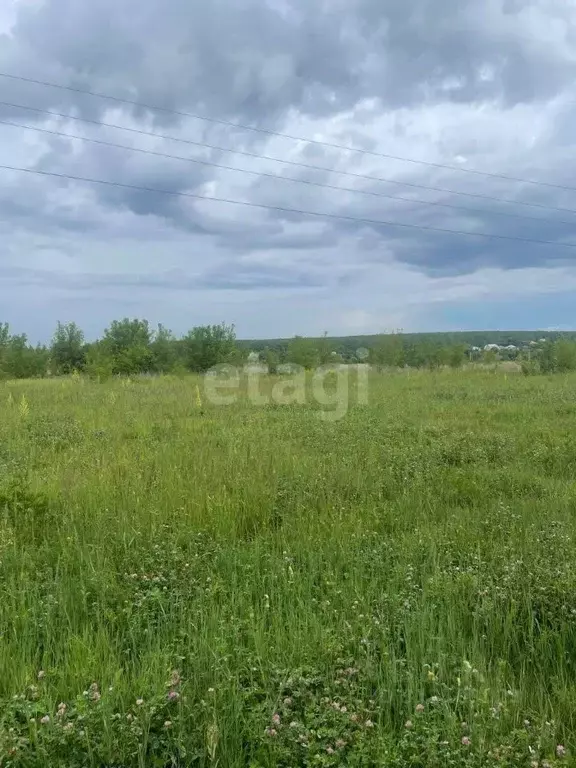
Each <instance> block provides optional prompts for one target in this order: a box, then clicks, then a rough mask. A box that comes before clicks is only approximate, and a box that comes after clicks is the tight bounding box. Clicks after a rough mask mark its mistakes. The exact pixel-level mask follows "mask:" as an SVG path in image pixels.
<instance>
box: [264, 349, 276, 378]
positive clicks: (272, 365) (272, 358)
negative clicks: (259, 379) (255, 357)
mask: <svg viewBox="0 0 576 768" xmlns="http://www.w3.org/2000/svg"><path fill="white" fill-rule="evenodd" d="M263 356H264V362H265V364H266V365H267V366H268V373H270V374H272V375H274V374H276V373H278V366H279V365H280V356H279V354H278V352H276V350H275V349H270V348H269V347H266V348H265V349H264V353H263Z"/></svg>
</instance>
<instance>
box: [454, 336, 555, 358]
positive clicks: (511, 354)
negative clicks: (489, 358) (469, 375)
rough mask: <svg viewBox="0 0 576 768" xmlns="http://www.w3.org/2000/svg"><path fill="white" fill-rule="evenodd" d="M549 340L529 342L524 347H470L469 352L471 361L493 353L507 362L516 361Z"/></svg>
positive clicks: (489, 345)
mask: <svg viewBox="0 0 576 768" xmlns="http://www.w3.org/2000/svg"><path fill="white" fill-rule="evenodd" d="M547 341H548V339H545V338H542V339H538V341H534V340H532V341H528V342H527V343H526V344H523V345H522V346H517V345H516V344H485V345H484V346H483V347H474V346H472V347H470V348H469V350H468V352H469V356H470V358H471V359H478V358H480V357H482V356H483V355H485V354H489V353H493V354H495V355H496V356H498V357H500V358H504V359H507V360H514V359H515V358H516V357H518V356H519V355H520V354H527V355H528V356H530V352H531V351H533V350H534V349H537V348H538V347H541V346H542V345H543V344H546V343H547Z"/></svg>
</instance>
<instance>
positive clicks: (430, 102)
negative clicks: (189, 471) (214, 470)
mask: <svg viewBox="0 0 576 768" xmlns="http://www.w3.org/2000/svg"><path fill="white" fill-rule="evenodd" d="M575 22H576V2H575V0H562V2H559V1H558V2H553V1H552V0H522V2H519V1H517V0H488V2H485V3H478V2H476V0H447V2H445V3H443V4H442V6H441V7H439V6H438V4H437V3H433V2H432V1H431V0H413V2H411V3H406V2H400V0H389V2H386V3H382V2H380V1H379V0H330V1H328V0H246V2H243V3H238V2H235V0H214V2H211V3H201V2H199V1H198V2H197V1H196V0H193V1H192V2H190V1H189V0H187V1H186V2H184V0H170V2H169V3H168V4H163V5H162V4H158V3H156V2H151V0H138V2H136V0H126V1H125V2H122V3H117V2H113V0H101V1H100V2H98V3H91V4H87V3H84V2H80V0H16V2H15V4H13V6H12V7H11V9H10V10H8V9H4V10H0V73H3V74H4V75H11V76H12V77H5V76H0V102H1V103H0V121H5V123H4V124H1V123H0V135H1V138H2V143H1V144H0V165H4V166H10V167H11V168H29V169H33V170H37V171H42V172H44V173H45V174H48V175H36V174H26V173H22V172H21V171H18V170H7V169H0V233H1V236H2V250H1V251H0V254H1V255H0V281H1V282H0V285H1V286H2V294H0V295H1V297H2V303H3V307H4V316H3V317H0V320H7V321H9V322H12V323H13V324H14V326H15V327H16V326H18V327H19V329H20V328H22V326H25V327H24V328H23V330H27V331H28V332H29V333H30V335H31V336H32V337H34V338H45V337H46V329H47V328H49V327H51V326H53V325H54V324H55V322H56V320H58V319H60V320H66V319H74V320H76V321H78V322H79V323H80V324H84V326H85V327H86V328H87V330H89V332H90V331H93V332H95V333H96V332H98V331H99V330H101V328H102V327H103V326H104V325H106V324H107V323H108V322H109V321H110V320H111V319H112V318H114V317H118V316H123V315H124V314H127V313H129V314H135V313H138V314H141V315H143V316H146V317H149V318H150V319H151V320H153V321H154V320H156V319H157V320H159V321H163V322H166V323H167V324H170V325H172V327H173V328H174V330H176V331H185V330H186V329H187V328H188V327H190V326H191V325H193V324H196V323H202V322H213V321H219V320H222V319H225V320H226V321H228V322H235V323H236V325H237V328H238V331H239V333H240V334H241V335H244V336H267V335H272V336H278V335H291V334H293V333H310V334H314V333H319V332H321V331H323V330H328V331H329V332H331V333H346V332H359V331H366V332H370V331H372V332H378V331H382V330H390V329H392V328H393V327H398V326H402V327H404V328H406V329H407V330H408V329H418V328H423V327H426V328H429V327H430V325H432V326H434V327H437V328H442V327H448V325H450V327H453V326H454V312H451V311H450V307H453V308H454V307H459V309H458V312H459V313H460V316H461V321H460V325H462V327H466V325H467V323H470V322H477V318H478V307H479V306H481V305H482V303H483V302H484V303H486V302H488V301H492V302H494V301H497V302H500V303H501V304H502V303H505V302H506V301H507V300H509V301H510V302H511V304H510V306H512V305H513V306H514V312H516V314H517V318H514V317H511V318H510V320H511V322H510V325H514V326H516V327H521V326H527V327H530V326H531V325H532V322H531V319H530V314H529V307H530V304H531V302H532V301H533V300H534V299H535V297H540V298H541V297H542V296H544V297H545V296H549V297H551V298H550V323H549V324H550V325H561V324H565V323H566V322H567V321H566V317H565V316H564V315H563V316H562V317H560V316H558V315H556V314H554V311H555V310H554V296H555V295H558V296H561V295H562V296H564V295H565V294H567V293H568V294H570V293H571V292H572V291H573V290H574V286H575V285H576V267H574V258H575V256H576V248H571V247H569V246H570V244H571V243H575V244H576V185H575V184H574V182H573V180H572V176H573V173H572V164H573V161H574V159H575V157H576V139H575V138H574V137H575V136H576V130H575V128H576V87H575V86H574V83H575V82H576V31H575V30H576V25H575ZM30 80H36V81H43V82H48V83H55V84H59V85H61V86H67V87H68V88H69V89H70V90H67V89H66V88H52V87H49V86H47V85H41V84H39V83H34V82H30ZM85 91H91V92H93V93H100V94H105V95H107V96H109V97H111V98H100V97H97V96H93V95H88V94H87V93H84V92H85ZM26 107H29V108H33V109H26ZM153 107H154V108H153ZM50 113H51V114H50ZM66 116H69V117H66ZM72 118H76V119H72ZM6 122H8V123H16V124H17V125H16V126H15V125H13V124H12V125H9V124H6ZM101 123H106V125H101ZM23 125H26V126H28V128H24V127H19V126H23ZM113 126H116V127H113ZM118 126H120V127H124V128H125V129H128V130H121V129H120V128H119V127H118ZM251 128H252V129H254V130H250V129H251ZM34 129H43V131H51V133H47V132H42V131H37V130H34ZM59 134H67V135H68V136H70V135H71V134H74V136H76V137H80V138H66V137H65V136H62V135H59ZM278 134H283V135H278ZM82 137H83V138H84V139H92V140H93V141H91V142H90V141H86V140H82ZM287 137H300V138H302V139H310V140H312V141H304V140H300V141H299V140H297V139H296V138H287ZM98 142H100V143H98ZM110 144H117V145H123V147H125V148H122V147H114V146H109V145H110ZM330 145H332V146H330ZM334 145H340V146H342V147H353V148H355V149H356V150H361V151H354V150H352V149H340V148H337V147H335V146H334ZM130 147H132V148H133V149H134V150H145V152H142V151H130ZM395 158H400V159H395ZM279 161H284V162H279ZM414 161H422V162H414ZM471 170H480V171H484V172H486V173H485V175H482V174H476V173H470V172H469V171H471ZM50 174H55V175H54V176H52V175H50ZM66 176H77V177H84V178H88V179H100V180H103V181H108V182H114V183H116V184H117V185H114V184H112V185H111V184H101V185H98V184H90V183H86V182H82V181H75V180H70V179H67V178H65V177H66ZM502 176H508V177H512V178H514V179H524V180H535V181H538V182H542V183H539V184H532V183H528V181H524V182H522V181H512V180H510V179H506V178H501V177H502ZM142 187H144V188H146V189H147V190H148V191H145V190H143V189H140V188H142ZM150 190H156V191H150ZM212 197H214V198H219V199H221V200H226V201H228V202H217V201H211V200H210V199H205V198H212ZM398 198H402V199H398ZM427 203H430V204H427ZM432 203H433V204H432ZM312 214H316V215H312ZM379 222H382V223H379ZM446 230H451V231H453V232H454V233H457V234H453V233H450V232H449V231H446ZM464 233H469V235H470V236H468V235H466V234H464ZM474 234H476V235H477V237H473V236H472V235H474ZM482 235H495V236H496V237H494V238H487V237H482ZM532 240H535V241H548V243H549V244H547V245H544V244H537V243H533V242H529V241H532ZM539 300H540V299H539ZM522 301H523V302H524V304H523V305H522V306H524V310H522V311H521V312H520V313H519V310H518V306H520V305H521V304H519V302H520V303H521V302H522ZM467 303H468V305H469V306H471V307H472V306H473V305H474V306H473V311H472V312H471V313H470V316H469V319H467V316H466V305H467ZM487 306H488V304H487ZM502 306H503V304H502ZM444 310H446V313H444ZM487 312H489V314H487V316H486V321H487V322H495V321H494V315H493V310H487ZM518 313H519V314H518ZM448 317H450V320H449V321H448V320H447V318H448ZM501 317H502V318H505V317H506V314H505V313H503V314H502V315H501ZM472 318H474V321H473V320H472ZM515 319H516V321H515ZM498 322H504V320H500V321H498ZM457 325H458V323H457Z"/></svg>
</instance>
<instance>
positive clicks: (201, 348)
mask: <svg viewBox="0 0 576 768" xmlns="http://www.w3.org/2000/svg"><path fill="white" fill-rule="evenodd" d="M182 350H183V359H184V362H185V364H186V367H187V368H188V370H190V371H208V370H209V369H210V368H213V367H214V366H215V365H220V364H222V363H232V362H234V361H235V359H236V355H237V346H236V332H235V330H234V326H233V325H226V324H225V323H220V324H219V325H202V326H198V327H197V328H193V329H192V330H191V331H190V332H189V333H188V334H187V335H186V336H185V337H184V339H182Z"/></svg>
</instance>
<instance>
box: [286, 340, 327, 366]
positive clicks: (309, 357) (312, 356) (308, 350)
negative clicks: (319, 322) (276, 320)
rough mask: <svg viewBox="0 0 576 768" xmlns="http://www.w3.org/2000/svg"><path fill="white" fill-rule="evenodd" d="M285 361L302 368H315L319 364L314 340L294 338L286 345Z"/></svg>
mask: <svg viewBox="0 0 576 768" xmlns="http://www.w3.org/2000/svg"><path fill="white" fill-rule="evenodd" d="M286 359H287V360H288V362H289V363H294V364H295V365H300V366H302V368H308V369H311V368H316V367H317V365H318V363H319V362H320V354H319V351H318V347H317V345H316V342H315V341H314V339H305V338H303V337H302V336H295V337H294V338H293V339H292V340H291V341H290V343H289V344H288V351H287V353H286Z"/></svg>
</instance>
